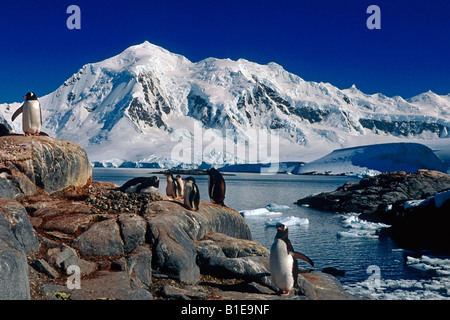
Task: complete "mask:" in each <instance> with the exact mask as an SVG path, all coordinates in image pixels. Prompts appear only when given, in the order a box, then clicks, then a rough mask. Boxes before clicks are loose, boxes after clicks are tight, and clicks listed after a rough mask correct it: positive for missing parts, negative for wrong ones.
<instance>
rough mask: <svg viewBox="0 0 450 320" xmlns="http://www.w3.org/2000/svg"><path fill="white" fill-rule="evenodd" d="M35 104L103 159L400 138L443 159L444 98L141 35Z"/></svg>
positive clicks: (303, 150)
mask: <svg viewBox="0 0 450 320" xmlns="http://www.w3.org/2000/svg"><path fill="white" fill-rule="evenodd" d="M32 90H33V89H32V88H26V89H24V91H32ZM24 93H25V92H24ZM40 101H41V104H42V108H43V113H44V126H43V128H42V131H45V132H47V133H48V134H50V135H51V136H55V137H58V138H61V139H68V140H71V141H75V142H77V143H79V144H80V145H82V146H83V147H84V148H85V149H86V151H87V152H88V155H89V157H90V160H91V161H92V162H94V161H95V162H99V163H104V164H109V165H114V166H119V165H122V164H124V163H126V162H132V163H133V164H137V165H143V164H154V165H159V166H161V167H171V166H184V167H196V166H198V165H200V164H202V163H208V164H213V165H215V166H221V165H224V164H233V163H257V162H260V163H268V162H280V161H307V162H309V161H311V160H315V159H317V158H319V157H321V156H324V155H325V154H327V153H329V152H331V151H333V150H335V149H339V148H346V147H354V146H359V145H367V144H376V143H386V142H412V141H414V142H420V143H423V144H427V143H428V142H430V143H434V145H433V146H434V147H433V148H434V149H439V150H440V151H441V152H442V153H443V154H446V155H448V154H450V152H448V149H449V147H448V146H449V145H450V143H448V142H449V141H450V94H449V95H444V96H440V95H437V94H435V93H433V92H431V91H428V92H426V93H423V94H420V95H418V96H416V97H413V98H411V99H408V100H405V99H403V98H401V97H399V96H396V97H392V98H391V97H386V96H384V95H382V94H374V95H367V94H364V93H363V92H361V91H359V90H358V89H357V88H356V87H355V86H352V87H351V88H349V89H345V90H341V89H338V88H336V87H334V86H333V85H331V84H329V83H317V82H311V81H305V80H303V79H302V78H300V77H298V76H296V75H294V74H292V73H289V72H288V71H286V70H284V69H283V67H281V66H280V65H278V64H276V63H269V64H268V65H259V64H256V63H253V62H250V61H247V60H244V59H239V60H237V61H232V60H229V59H215V58H208V59H205V60H202V61H199V62H196V63H194V62H191V61H189V60H188V59H186V58H185V57H183V56H181V55H177V54H174V53H171V52H169V51H167V50H165V49H163V48H161V47H158V46H155V45H153V44H151V43H149V42H144V43H142V44H140V45H136V46H132V47H130V48H128V49H126V50H125V51H123V52H122V53H120V54H119V55H117V56H114V57H112V58H109V59H106V60H104V61H101V62H97V63H89V64H86V65H85V66H83V67H82V68H81V69H80V70H79V71H78V72H77V73H75V74H74V75H73V76H72V77H70V79H68V80H67V81H65V82H64V83H63V84H62V85H61V86H60V87H59V88H58V89H57V90H56V91H54V92H52V93H50V94H48V95H46V96H43V97H41V98H40ZM19 106H20V103H12V104H0V115H1V116H0V121H1V122H5V121H6V122H8V124H9V125H10V126H12V128H13V129H14V130H15V131H17V132H21V131H22V130H21V121H20V119H17V120H16V121H15V122H14V123H11V122H10V119H11V115H12V113H13V112H14V111H15V110H16V109H17V108H18V107H19ZM2 117H3V118H4V119H6V120H4V119H2ZM438 155H439V154H438Z"/></svg>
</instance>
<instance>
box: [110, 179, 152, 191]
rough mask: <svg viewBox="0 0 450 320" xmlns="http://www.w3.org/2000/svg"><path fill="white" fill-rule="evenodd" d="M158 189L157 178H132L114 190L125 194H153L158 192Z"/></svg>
mask: <svg viewBox="0 0 450 320" xmlns="http://www.w3.org/2000/svg"><path fill="white" fill-rule="evenodd" d="M158 188H159V179H158V177H157V176H152V177H150V178H148V177H137V178H133V179H131V180H129V181H127V182H125V184H124V185H123V186H121V187H120V188H117V189H115V190H117V191H122V192H126V193H132V192H135V193H150V194H154V193H157V192H158Z"/></svg>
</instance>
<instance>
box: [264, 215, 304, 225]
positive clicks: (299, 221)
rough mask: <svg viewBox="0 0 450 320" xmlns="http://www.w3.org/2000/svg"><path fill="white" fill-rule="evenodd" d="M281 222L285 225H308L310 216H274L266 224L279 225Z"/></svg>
mask: <svg viewBox="0 0 450 320" xmlns="http://www.w3.org/2000/svg"><path fill="white" fill-rule="evenodd" d="M280 224H284V225H285V226H302V225H308V224H309V220H308V218H299V217H295V216H290V217H280V218H272V219H269V220H268V221H266V226H268V227H277V226H279V225H280Z"/></svg>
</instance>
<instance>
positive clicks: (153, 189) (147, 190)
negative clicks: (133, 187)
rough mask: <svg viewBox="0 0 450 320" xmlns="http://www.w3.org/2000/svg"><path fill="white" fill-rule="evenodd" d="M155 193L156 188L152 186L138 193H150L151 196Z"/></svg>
mask: <svg viewBox="0 0 450 320" xmlns="http://www.w3.org/2000/svg"><path fill="white" fill-rule="evenodd" d="M157 192H158V188H156V187H154V186H149V187H147V188H143V189H141V191H140V193H151V194H155V193H157Z"/></svg>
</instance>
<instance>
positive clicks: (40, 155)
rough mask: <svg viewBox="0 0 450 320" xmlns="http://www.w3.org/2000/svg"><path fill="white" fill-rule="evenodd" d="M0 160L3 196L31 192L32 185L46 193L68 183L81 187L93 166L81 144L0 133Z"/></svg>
mask: <svg viewBox="0 0 450 320" xmlns="http://www.w3.org/2000/svg"><path fill="white" fill-rule="evenodd" d="M0 160H1V163H2V166H3V168H4V169H3V173H2V175H0V180H2V179H5V180H6V181H2V182H1V183H0V195H1V196H3V197H5V196H8V197H16V196H17V195H31V194H34V193H36V190H35V189H33V187H32V186H33V185H35V186H37V187H39V188H41V189H44V190H45V191H47V192H48V193H53V192H56V191H60V190H63V189H65V188H67V187H69V186H75V187H82V186H84V185H86V184H87V183H88V182H89V181H90V180H91V178H92V167H91V165H90V162H89V159H88V156H87V154H86V151H85V150H84V149H83V148H81V147H80V146H79V145H78V144H76V143H73V142H70V141H65V140H59V139H54V138H50V137H45V136H39V137H35V136H33V137H24V136H5V137H0ZM8 170H9V171H8ZM25 177H26V178H27V179H26V178H25ZM8 186H9V187H12V188H11V191H10V192H9V194H8V193H7V192H6V191H5V190H7V189H8ZM1 190H3V191H1Z"/></svg>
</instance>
